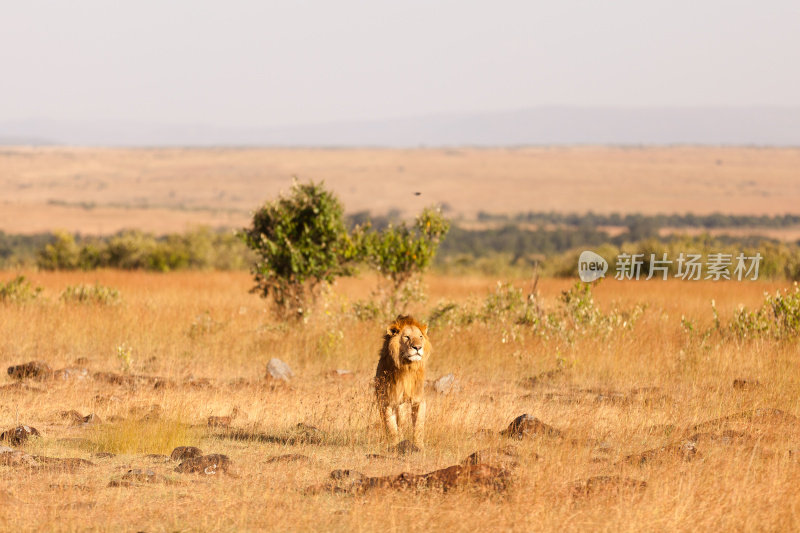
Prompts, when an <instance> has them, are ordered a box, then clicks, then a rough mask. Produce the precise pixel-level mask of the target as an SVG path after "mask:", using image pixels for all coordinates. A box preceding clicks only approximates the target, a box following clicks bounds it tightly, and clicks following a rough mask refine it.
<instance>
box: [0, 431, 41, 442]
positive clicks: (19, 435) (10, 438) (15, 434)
mask: <svg viewBox="0 0 800 533" xmlns="http://www.w3.org/2000/svg"><path fill="white" fill-rule="evenodd" d="M38 436H39V431H38V430H37V429H36V428H35V427H32V426H17V427H15V428H13V429H7V430H6V431H4V432H2V433H0V442H8V443H9V444H11V446H20V445H21V444H23V443H24V442H25V441H27V440H28V439H29V438H30V437H38Z"/></svg>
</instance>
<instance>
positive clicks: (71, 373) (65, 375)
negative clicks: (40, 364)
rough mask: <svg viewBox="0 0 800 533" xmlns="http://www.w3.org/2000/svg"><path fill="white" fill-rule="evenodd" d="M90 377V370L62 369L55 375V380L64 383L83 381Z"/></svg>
mask: <svg viewBox="0 0 800 533" xmlns="http://www.w3.org/2000/svg"><path fill="white" fill-rule="evenodd" d="M88 377H89V370H88V369H86V368H74V367H68V368H61V369H59V370H56V371H55V372H54V373H53V378H54V379H59V380H62V381H81V380H84V379H87V378H88Z"/></svg>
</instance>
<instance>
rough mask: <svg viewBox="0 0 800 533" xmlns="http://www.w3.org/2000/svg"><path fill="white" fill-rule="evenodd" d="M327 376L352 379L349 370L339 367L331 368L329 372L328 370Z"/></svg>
mask: <svg viewBox="0 0 800 533" xmlns="http://www.w3.org/2000/svg"><path fill="white" fill-rule="evenodd" d="M328 376H330V377H332V378H338V379H352V378H353V376H354V374H353V373H352V372H351V371H350V370H343V369H341V368H337V369H336V370H331V371H330V372H328Z"/></svg>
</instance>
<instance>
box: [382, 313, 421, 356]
mask: <svg viewBox="0 0 800 533" xmlns="http://www.w3.org/2000/svg"><path fill="white" fill-rule="evenodd" d="M410 322H411V323H410ZM426 329H427V328H426V327H425V326H423V325H421V324H419V323H417V322H416V321H414V320H413V319H412V320H408V321H405V320H404V321H396V322H395V323H393V324H392V325H390V326H389V328H388V330H387V332H386V333H387V341H388V343H387V344H388V347H389V352H390V353H391V354H392V355H393V359H395V363H396V364H399V365H401V366H402V365H408V364H412V363H419V364H421V363H422V362H424V360H425V359H427V357H428V355H430V351H431V343H430V341H429V340H428V337H427V336H426Z"/></svg>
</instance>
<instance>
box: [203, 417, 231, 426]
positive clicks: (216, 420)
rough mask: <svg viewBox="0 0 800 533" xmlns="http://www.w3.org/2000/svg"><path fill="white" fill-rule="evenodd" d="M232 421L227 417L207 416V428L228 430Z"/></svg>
mask: <svg viewBox="0 0 800 533" xmlns="http://www.w3.org/2000/svg"><path fill="white" fill-rule="evenodd" d="M231 422H233V420H232V419H231V417H229V416H209V417H208V427H210V428H229V427H231Z"/></svg>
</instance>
